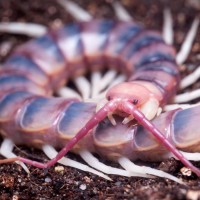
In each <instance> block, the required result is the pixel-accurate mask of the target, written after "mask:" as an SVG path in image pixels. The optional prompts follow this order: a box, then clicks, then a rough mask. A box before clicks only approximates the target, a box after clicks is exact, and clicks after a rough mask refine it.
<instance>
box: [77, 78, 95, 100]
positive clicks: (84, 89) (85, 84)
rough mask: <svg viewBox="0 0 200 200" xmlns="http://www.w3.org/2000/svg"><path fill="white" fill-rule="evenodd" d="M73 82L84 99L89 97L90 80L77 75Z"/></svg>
mask: <svg viewBox="0 0 200 200" xmlns="http://www.w3.org/2000/svg"><path fill="white" fill-rule="evenodd" d="M74 83H75V85H76V87H77V89H78V90H79V92H80V93H81V95H82V97H83V99H84V100H86V99H89V98H90V92H91V85H90V82H89V81H88V80H87V79H86V78H85V77H83V76H79V77H77V78H75V79H74Z"/></svg>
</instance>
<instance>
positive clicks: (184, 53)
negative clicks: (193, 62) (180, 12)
mask: <svg viewBox="0 0 200 200" xmlns="http://www.w3.org/2000/svg"><path fill="white" fill-rule="evenodd" d="M198 26H199V19H198V18H196V19H195V20H194V21H193V23H192V26H191V28H190V30H189V32H188V33H187V36H186V38H185V40H184V42H183V44H182V46H181V49H180V50H179V52H178V53H177V56H176V62H177V63H178V64H182V63H184V62H185V60H186V59H187V57H188V55H189V53H190V51H191V48H192V43H193V41H194V39H195V36H196V34H197V30H198Z"/></svg>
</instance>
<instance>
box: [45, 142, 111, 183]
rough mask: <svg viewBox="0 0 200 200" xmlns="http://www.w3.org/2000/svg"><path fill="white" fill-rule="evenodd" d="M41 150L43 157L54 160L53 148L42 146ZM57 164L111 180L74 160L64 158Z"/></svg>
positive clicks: (54, 152) (55, 153)
mask: <svg viewBox="0 0 200 200" xmlns="http://www.w3.org/2000/svg"><path fill="white" fill-rule="evenodd" d="M42 150H43V152H44V153H45V155H46V156H47V157H49V158H50V159H52V158H54V157H55V156H56V155H57V154H58V152H57V151H56V150H55V148H53V147H52V146H51V145H43V146H42ZM58 163H60V164H62V165H65V166H69V167H73V168H76V169H79V170H82V171H86V172H90V173H93V174H96V175H97V176H100V177H102V178H105V179H107V180H109V181H111V180H112V179H111V178H109V177H108V176H107V175H105V174H103V173H101V172H99V171H97V170H95V169H92V168H91V167H89V166H87V165H84V164H82V163H79V162H77V161H74V160H72V159H69V158H66V157H63V158H62V159H60V160H59V161H58Z"/></svg>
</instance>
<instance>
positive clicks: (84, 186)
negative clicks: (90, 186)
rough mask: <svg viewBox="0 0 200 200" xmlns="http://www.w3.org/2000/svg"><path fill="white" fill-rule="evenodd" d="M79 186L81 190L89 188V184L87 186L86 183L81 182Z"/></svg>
mask: <svg viewBox="0 0 200 200" xmlns="http://www.w3.org/2000/svg"><path fill="white" fill-rule="evenodd" d="M79 188H80V189H81V190H85V189H86V188H87V186H86V185H85V184H81V185H80V186H79Z"/></svg>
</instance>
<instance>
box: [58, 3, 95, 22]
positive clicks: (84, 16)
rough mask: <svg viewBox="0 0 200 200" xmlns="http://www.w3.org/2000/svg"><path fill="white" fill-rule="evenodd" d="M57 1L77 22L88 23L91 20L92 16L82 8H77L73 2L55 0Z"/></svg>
mask: <svg viewBox="0 0 200 200" xmlns="http://www.w3.org/2000/svg"><path fill="white" fill-rule="evenodd" d="M57 1H58V3H59V4H60V5H61V6H62V7H63V8H65V10H66V11H67V12H69V13H70V15H72V16H73V17H74V18H75V19H76V20H78V21H90V20H91V19H92V16H91V15H90V14H89V13H88V12H87V11H86V10H84V9H83V8H81V7H80V6H78V5H77V4H76V3H74V2H73V1H69V0H57Z"/></svg>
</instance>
